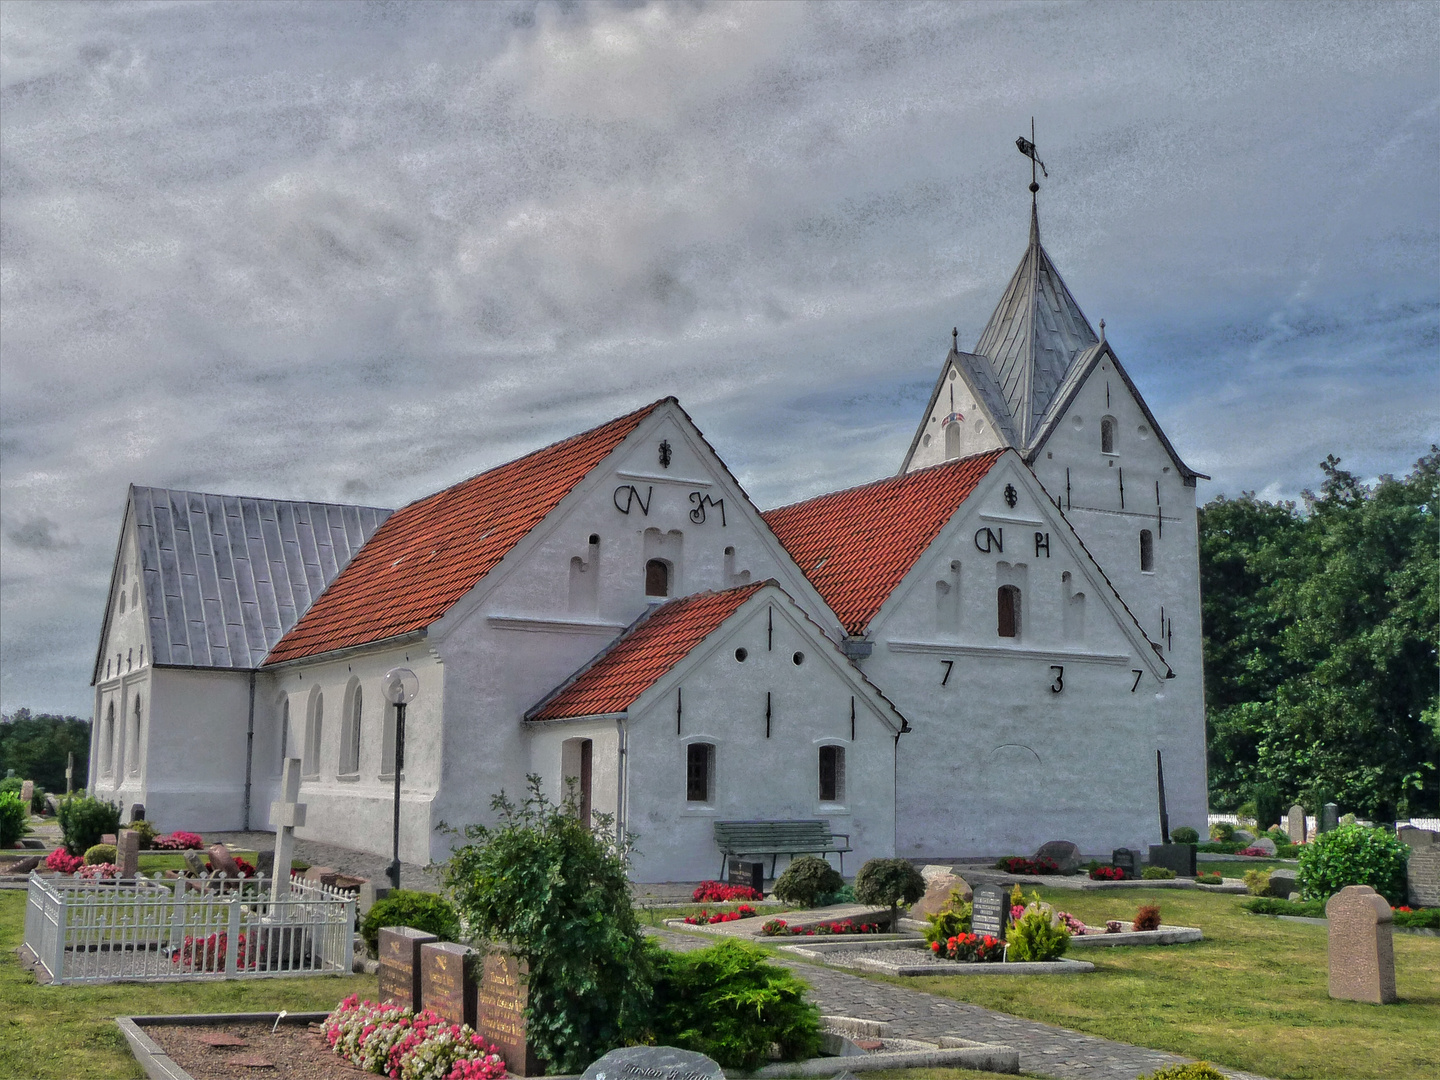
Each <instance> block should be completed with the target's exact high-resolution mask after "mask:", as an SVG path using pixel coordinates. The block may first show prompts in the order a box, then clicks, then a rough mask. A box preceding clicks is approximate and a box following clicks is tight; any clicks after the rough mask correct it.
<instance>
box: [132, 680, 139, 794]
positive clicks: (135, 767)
mask: <svg viewBox="0 0 1440 1080" xmlns="http://www.w3.org/2000/svg"><path fill="white" fill-rule="evenodd" d="M134 712H135V718H134V721H133V726H132V728H131V732H130V775H131V776H139V775H140V719H141V716H140V695H139V694H136V695H135V709H134Z"/></svg>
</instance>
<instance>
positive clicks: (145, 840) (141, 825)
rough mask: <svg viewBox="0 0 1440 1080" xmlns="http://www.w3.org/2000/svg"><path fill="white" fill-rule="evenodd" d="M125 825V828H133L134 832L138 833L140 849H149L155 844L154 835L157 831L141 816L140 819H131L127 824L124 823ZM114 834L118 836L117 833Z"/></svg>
mask: <svg viewBox="0 0 1440 1080" xmlns="http://www.w3.org/2000/svg"><path fill="white" fill-rule="evenodd" d="M125 827H126V828H127V829H133V830H135V832H137V833H139V834H140V850H141V851H149V850H150V849H151V848H152V847H153V846H154V845H155V837H156V835H157V833H156V831H155V826H154V825H152V824H151V823H150V822H148V821H145V820H144V819H143V818H142V819H141V820H140V821H132V822H131V823H130V824H129V825H126V826H125ZM116 835H117V836H118V835H119V833H116Z"/></svg>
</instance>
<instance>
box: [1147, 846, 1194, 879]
mask: <svg viewBox="0 0 1440 1080" xmlns="http://www.w3.org/2000/svg"><path fill="white" fill-rule="evenodd" d="M1150 865H1151V866H1163V867H1164V868H1165V869H1166V870H1174V871H1175V876H1176V877H1194V876H1195V845H1194V844H1151V845H1150Z"/></svg>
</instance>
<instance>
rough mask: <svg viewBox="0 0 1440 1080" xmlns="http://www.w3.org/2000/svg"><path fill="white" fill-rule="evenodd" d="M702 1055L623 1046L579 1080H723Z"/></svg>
mask: <svg viewBox="0 0 1440 1080" xmlns="http://www.w3.org/2000/svg"><path fill="white" fill-rule="evenodd" d="M724 1077H725V1073H724V1072H722V1071H721V1069H720V1066H719V1065H717V1064H715V1062H713V1061H711V1060H710V1059H709V1058H708V1057H706V1056H705V1055H704V1054H697V1053H695V1052H693V1051H691V1050H677V1049H675V1048H674V1047H673V1046H625V1047H621V1048H620V1049H619V1050H611V1051H610V1052H609V1053H608V1054H606V1055H605V1056H604V1057H602V1058H601V1059H600V1060H599V1061H597V1062H594V1063H593V1064H592V1065H591V1066H590V1067H589V1068H588V1069H586V1070H585V1072H584V1074H583V1076H582V1077H581V1080H724Z"/></svg>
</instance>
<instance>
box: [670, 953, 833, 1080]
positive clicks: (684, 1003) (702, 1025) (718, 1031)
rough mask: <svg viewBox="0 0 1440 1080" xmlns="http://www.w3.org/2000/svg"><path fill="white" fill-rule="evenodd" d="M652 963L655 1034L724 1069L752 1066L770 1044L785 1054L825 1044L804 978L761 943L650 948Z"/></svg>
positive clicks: (806, 1052) (788, 1057) (803, 1054)
mask: <svg viewBox="0 0 1440 1080" xmlns="http://www.w3.org/2000/svg"><path fill="white" fill-rule="evenodd" d="M647 951H648V955H649V959H650V964H651V965H652V966H653V968H654V970H655V1004H656V1008H655V1012H654V1016H653V1020H652V1031H651V1034H652V1035H653V1036H654V1041H655V1042H656V1043H657V1044H658V1045H662V1046H677V1047H680V1048H681V1049H683V1050H693V1051H695V1052H696V1053H700V1054H705V1055H706V1056H708V1057H711V1058H713V1059H714V1060H715V1061H716V1062H718V1063H719V1064H720V1065H721V1066H722V1067H724V1068H726V1069H741V1070H745V1071H753V1070H755V1069H758V1068H759V1067H760V1066H761V1065H763V1064H765V1063H766V1061H767V1060H768V1059H769V1057H770V1052H771V1047H772V1045H774V1046H777V1047H778V1048H779V1051H780V1057H781V1059H782V1060H785V1061H798V1060H802V1059H804V1058H809V1057H814V1056H815V1055H816V1054H817V1053H818V1052H819V1050H820V1010H819V1009H817V1008H816V1007H815V1006H814V1005H813V1004H811V1003H810V1002H809V1001H807V1000H806V997H805V993H806V986H805V984H804V983H803V982H801V981H800V979H799V978H797V977H796V976H795V975H794V974H792V973H791V972H789V971H787V970H786V969H785V968H782V967H778V966H776V965H774V964H770V963H767V954H766V953H765V951H764V950H763V949H760V948H757V947H756V946H754V945H749V944H745V943H742V942H739V941H722V942H721V943H720V944H718V945H712V946H711V947H710V948H708V949H699V950H697V951H695V952H689V953H672V952H667V951H666V950H664V949H661V948H659V947H658V946H654V945H652V946H651V947H650V948H649V949H648V950H647Z"/></svg>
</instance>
